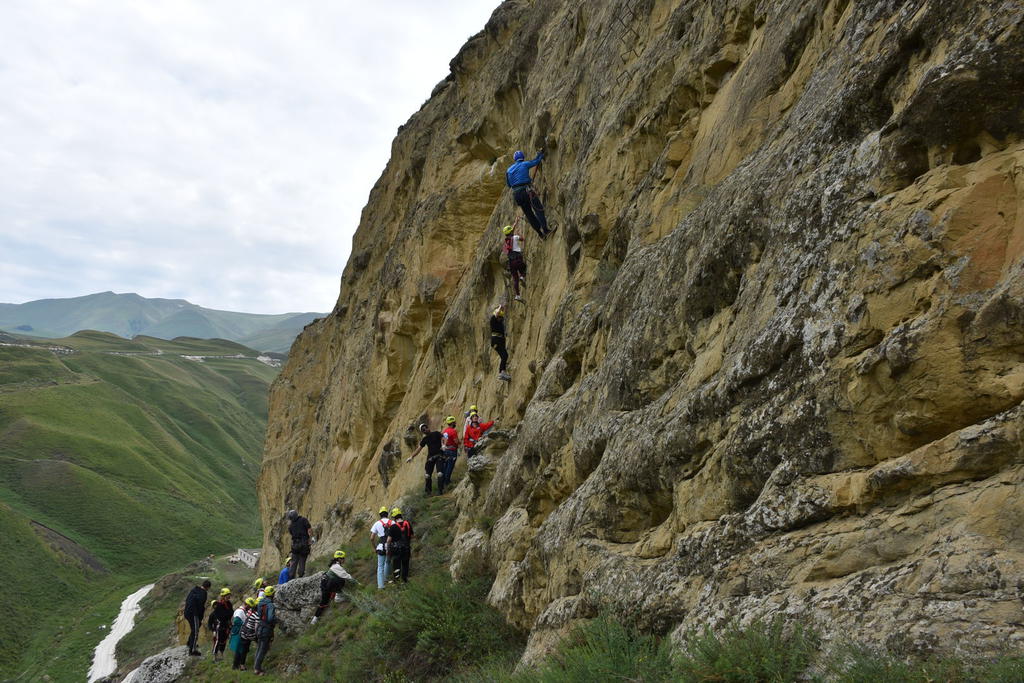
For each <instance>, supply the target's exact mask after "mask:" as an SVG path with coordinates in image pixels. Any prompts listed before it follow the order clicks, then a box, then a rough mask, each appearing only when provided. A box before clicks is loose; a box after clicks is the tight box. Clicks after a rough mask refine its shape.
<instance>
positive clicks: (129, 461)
mask: <svg viewBox="0 0 1024 683" xmlns="http://www.w3.org/2000/svg"><path fill="white" fill-rule="evenodd" d="M65 341H67V342H68V343H67V344H64V343H63V342H65ZM46 344H50V345H52V344H57V345H60V346H69V347H70V346H72V345H73V346H74V348H75V349H76V351H75V352H74V353H71V354H67V353H54V352H52V351H50V350H46V349H44V348H43V347H42V346H32V347H30V348H24V347H18V346H3V347H0V361H2V362H0V368H3V369H2V371H0V505H2V507H0V519H2V521H3V523H4V525H5V526H4V528H3V530H0V531H3V532H5V533H3V536H0V537H4V538H9V539H11V545H10V546H9V547H12V548H16V551H15V552H14V553H13V554H12V555H13V557H14V558H16V559H17V561H14V560H12V561H9V562H6V563H3V564H0V581H2V582H3V583H4V584H5V585H11V584H13V583H17V582H19V581H21V580H22V577H24V576H25V575H26V572H27V575H28V576H33V577H38V578H39V580H40V585H41V586H42V587H43V589H41V590H40V591H37V592H36V593H33V592H31V591H27V590H26V591H21V590H18V591H14V592H12V593H9V597H10V599H9V600H8V603H7V608H6V611H7V613H8V614H9V615H10V617H9V618H8V619H6V620H5V624H4V625H0V640H2V642H3V643H4V645H5V647H4V648H0V649H2V650H3V651H4V655H3V657H0V679H4V678H7V677H8V676H9V675H20V674H24V676H26V677H28V678H32V677H38V676H41V675H42V674H44V673H47V674H50V675H51V676H54V677H59V675H62V674H65V673H67V674H68V675H73V677H80V676H82V675H84V672H85V671H86V670H87V669H88V666H89V661H90V659H91V648H92V647H95V645H96V644H97V643H98V642H99V641H100V640H101V639H102V637H103V635H104V632H103V629H100V628H99V627H100V625H102V624H109V623H110V621H112V620H113V618H114V616H115V615H116V613H117V609H118V607H119V605H120V601H121V600H123V599H124V597H125V596H126V595H128V594H129V593H131V592H133V591H135V590H137V589H138V588H139V587H140V586H142V585H144V584H146V583H149V582H151V581H153V580H154V579H156V578H157V577H159V576H160V575H162V574H164V573H166V572H167V571H169V570H171V569H173V568H174V567H180V566H182V565H184V564H186V563H188V562H191V561H192V560H194V559H195V558H197V557H205V556H206V555H208V554H210V553H224V552H227V551H228V550H230V549H233V548H235V547H238V546H248V545H251V544H253V543H255V542H257V539H258V538H259V537H260V529H259V515H258V512H257V509H256V496H255V481H256V476H257V474H258V471H259V461H260V456H261V453H262V441H263V435H264V432H265V430H266V404H267V392H268V389H269V385H270V382H271V381H272V380H273V378H274V376H275V375H276V373H277V371H278V370H277V369H276V368H271V367H268V366H266V365H264V364H262V363H259V362H257V361H256V360H254V359H252V358H242V359H237V358H223V359H220V358H218V359H216V360H215V361H214V362H198V361H195V360H190V359H186V358H183V357H181V356H180V355H177V354H175V353H171V352H169V351H166V350H159V349H156V348H154V347H153V346H150V345H147V344H144V343H139V342H129V341H127V340H124V339H120V338H118V337H115V336H114V335H109V334H106V333H95V332H84V333H80V334H76V335H73V336H72V337H71V338H69V339H68V340H56V341H55V342H46ZM160 344H161V346H164V347H165V349H169V348H171V347H173V346H174V345H175V344H178V346H179V350H182V349H184V348H185V347H188V350H190V351H192V350H195V349H198V348H200V347H202V349H203V350H216V351H219V352H220V353H221V354H226V352H227V351H231V352H236V351H237V345H235V344H233V343H231V342H222V341H219V340H213V341H212V342H210V343H205V342H202V340H186V341H185V342H184V346H182V342H180V341H179V342H162V341H161V342H160ZM158 350H159V351H160V353H158V352H157V351H158ZM250 354H251V355H255V352H251V350H250ZM26 529H27V530H28V532H30V533H27V532H26ZM52 591H56V594H54V593H52ZM58 597H59V600H58V603H57V604H60V606H61V609H58V610H51V609H45V610H41V609H40V608H39V605H40V604H53V601H54V599H56V598H58ZM179 599H180V598H179ZM83 619H85V620H86V622H81V623H80V624H79V623H78V622H80V621H81V620H83ZM26 620H29V621H30V622H31V624H32V628H28V629H26V628H23V627H22V625H23V624H24V623H25V622H26ZM87 622H88V623H87ZM73 623H74V624H76V625H73Z"/></svg>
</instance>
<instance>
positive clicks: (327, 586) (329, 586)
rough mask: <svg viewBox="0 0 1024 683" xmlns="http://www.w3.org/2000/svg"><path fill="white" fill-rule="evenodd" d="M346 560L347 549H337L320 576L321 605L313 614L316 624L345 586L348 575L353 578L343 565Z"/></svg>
mask: <svg viewBox="0 0 1024 683" xmlns="http://www.w3.org/2000/svg"><path fill="white" fill-rule="evenodd" d="M344 560H345V551H344V550H335V551H334V557H332V558H331V562H330V564H328V565H327V571H325V572H324V575H323V576H321V577H320V605H319V606H318V607H317V608H316V613H315V614H313V622H312V623H314V624H315V623H316V622H317V621H319V620H320V615H321V614H323V613H324V610H325V609H327V606H328V605H329V604H331V600H333V599H334V595H335V594H336V593H337V592H338V591H340V590H341V589H342V588H344V587H345V579H346V577H348V578H351V577H349V575H348V572H346V571H345V568H344V567H342V566H341V565H342V562H344Z"/></svg>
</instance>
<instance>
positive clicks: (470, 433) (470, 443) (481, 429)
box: [463, 410, 494, 458]
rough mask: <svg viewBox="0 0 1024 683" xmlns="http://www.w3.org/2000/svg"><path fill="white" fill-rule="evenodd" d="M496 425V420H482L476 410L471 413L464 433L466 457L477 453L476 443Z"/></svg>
mask: <svg viewBox="0 0 1024 683" xmlns="http://www.w3.org/2000/svg"><path fill="white" fill-rule="evenodd" d="M493 426H494V420H491V421H490V422H483V423H481V422H480V416H479V415H477V414H476V411H475V410H474V411H473V412H472V413H470V414H469V424H468V425H466V431H465V433H464V434H463V440H464V441H465V444H466V457H469V458H472V457H473V456H474V455H476V444H477V442H478V441H480V439H481V437H483V435H484V433H485V432H486V431H487V430H488V429H490V428H491V427H493Z"/></svg>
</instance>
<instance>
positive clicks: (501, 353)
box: [490, 304, 512, 382]
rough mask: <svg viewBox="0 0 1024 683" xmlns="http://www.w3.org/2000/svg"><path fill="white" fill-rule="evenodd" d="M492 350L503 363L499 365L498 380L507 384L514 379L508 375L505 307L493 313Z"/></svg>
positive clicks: (499, 307) (499, 306)
mask: <svg viewBox="0 0 1024 683" xmlns="http://www.w3.org/2000/svg"><path fill="white" fill-rule="evenodd" d="M490 324H491V348H492V349H494V351H495V353H497V354H498V358H499V359H500V360H501V363H500V364H499V365H498V379H500V380H502V381H504V382H507V381H509V380H510V379H512V375H510V374H508V372H506V370H507V369H508V349H507V348H506V346H505V306H504V304H499V305H498V307H497V308H495V309H494V312H493V313H491V320H490Z"/></svg>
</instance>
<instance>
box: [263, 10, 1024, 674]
mask: <svg viewBox="0 0 1024 683" xmlns="http://www.w3.org/2000/svg"><path fill="white" fill-rule="evenodd" d="M1022 73H1024V7H1022V5H1021V4H1020V3H1018V2H1009V1H1003V0H978V1H977V2H956V1H953V0H903V1H896V0H871V1H865V2H849V0H771V1H768V0H762V1H758V2H755V1H750V0H615V1H609V2H600V3H596V2H595V3H591V2H587V3H578V2H569V1H568V0H536V1H534V2H530V1H526V0H508V1H507V2H505V3H503V4H502V5H501V6H500V7H499V8H498V9H497V10H496V11H495V13H494V15H493V16H492V18H491V20H490V22H489V23H488V24H487V27H486V29H485V30H484V31H483V32H481V33H480V34H478V35H477V36H475V37H474V38H472V39H471V40H470V41H469V42H468V43H467V44H466V45H465V47H464V48H463V49H462V50H461V52H460V53H459V54H458V55H457V56H456V57H455V59H454V60H453V61H452V73H451V75H450V76H449V77H448V78H447V79H446V80H445V81H443V82H442V83H441V84H439V85H438V87H437V88H436V89H435V91H434V94H433V96H432V97H431V98H430V100H429V101H428V102H427V103H426V104H425V105H424V106H423V108H422V109H421V110H420V111H419V112H417V113H416V114H415V115H414V116H413V117H412V118H411V119H410V120H409V122H408V124H407V125H405V126H404V127H403V128H402V129H400V131H399V133H398V136H397V137H396V139H395V142H394V145H393V149H392V158H391V161H390V163H389V164H388V166H387V169H386V170H385V172H384V174H383V176H382V177H381V179H380V180H379V182H378V183H377V185H376V187H375V188H374V190H373V192H372V193H371V196H370V201H369V203H368V205H367V206H366V208H365V210H364V212H363V217H362V223H361V225H360V228H359V231H358V233H357V234H356V237H355V239H354V244H353V252H352V258H351V260H350V261H349V263H348V265H347V267H346V269H345V273H344V276H343V278H342V283H341V293H340V296H339V299H338V304H337V306H336V308H335V310H334V311H333V313H332V314H331V315H330V316H329V317H327V318H326V319H323V320H321V321H319V322H317V323H315V324H314V325H311V326H310V327H308V328H307V329H306V331H305V332H304V333H303V334H302V336H301V337H300V338H299V339H298V340H297V342H296V343H295V345H294V346H293V348H292V351H291V356H290V359H289V361H288V364H287V366H286V367H285V369H284V371H283V373H282V374H281V376H280V378H279V380H278V381H277V382H276V384H275V385H274V388H273V391H272V395H271V411H270V426H269V430H268V441H267V446H266V453H265V458H264V463H263V471H262V475H261V477H260V482H259V486H260V500H261V506H262V514H263V523H264V529H266V534H267V535H266V538H265V543H264V551H265V553H264V561H265V562H267V563H269V564H268V565H267V566H273V567H276V566H278V561H279V559H280V557H281V553H282V551H283V550H287V548H284V547H283V545H282V541H281V539H282V535H283V533H282V532H283V530H284V523H283V521H282V520H283V515H284V512H285V510H286V509H288V508H289V507H296V508H298V509H300V510H301V511H302V512H303V513H304V514H307V515H308V516H309V517H310V519H311V520H312V521H313V522H314V524H315V525H316V527H317V530H318V532H319V535H320V537H321V538H322V539H324V542H323V544H322V545H321V546H320V547H322V548H327V547H328V546H330V545H332V544H334V543H344V542H347V541H349V540H350V539H353V538H355V539H358V542H364V541H363V536H365V535H366V533H367V530H368V528H369V523H370V521H371V519H372V517H371V515H372V511H373V510H375V509H376V507H377V506H378V505H380V504H381V503H391V502H392V501H395V500H396V499H398V498H399V497H400V496H401V495H403V494H404V493H406V492H408V491H410V490H412V489H414V488H416V487H419V486H420V485H421V482H422V477H423V473H422V472H423V470H422V467H423V461H422V459H421V460H418V461H416V462H414V463H412V464H406V463H405V462H404V460H405V457H407V455H408V454H409V452H410V451H411V450H412V447H413V446H414V444H415V442H416V438H415V435H414V426H415V425H416V424H417V423H418V422H419V421H420V420H421V418H422V416H424V415H426V416H429V418H430V419H432V420H433V421H435V424H436V423H437V420H438V419H439V418H441V417H443V416H444V415H446V414H449V413H452V414H456V415H460V416H461V414H462V412H463V411H464V410H465V408H466V406H468V405H469V404H470V403H476V404H478V405H479V406H480V408H481V413H482V414H483V415H484V416H485V417H486V418H488V419H490V418H491V417H496V418H497V419H498V420H499V426H500V427H501V429H502V430H504V431H503V432H502V434H499V435H497V438H495V439H492V440H491V441H492V444H491V446H490V447H489V448H488V451H487V452H486V453H485V455H483V456H481V457H479V458H476V459H474V460H473V462H472V463H471V468H470V469H471V471H470V476H468V477H463V478H462V481H461V483H460V485H459V486H458V488H457V489H456V491H455V492H454V493H453V494H452V495H455V496H457V499H458V503H459V509H460V517H459V521H458V528H457V530H456V531H457V532H458V533H459V534H460V538H459V540H458V542H457V544H456V547H457V551H456V553H455V557H454V558H453V569H455V571H456V572H462V571H464V570H466V568H475V567H484V568H486V569H487V570H489V571H491V572H493V573H495V574H496V576H497V579H496V580H495V582H494V586H493V589H492V590H491V594H490V601H491V602H492V604H494V605H496V606H498V607H499V608H500V609H501V610H502V611H503V612H504V613H505V614H506V615H507V617H508V618H509V619H510V620H512V621H513V622H515V623H517V624H519V625H521V626H523V627H526V628H530V629H531V632H532V635H531V639H530V647H529V648H528V651H527V658H529V657H533V656H536V655H537V654H538V653H540V652H543V651H544V650H545V648H547V647H549V646H550V645H551V644H552V643H553V642H554V641H555V639H556V638H557V637H558V636H560V635H561V634H562V633H564V632H565V630H566V629H567V628H568V627H569V626H571V625H572V624H573V623H574V622H576V621H577V620H579V619H583V618H587V617H590V616H592V615H594V614H595V613H596V612H597V611H598V610H600V609H602V608H609V607H610V608H613V609H616V610H618V611H620V612H622V613H628V614H633V615H636V616H637V617H638V618H639V619H641V621H642V622H643V623H645V624H646V625H648V626H650V627H652V628H656V629H658V630H660V631H662V632H674V633H675V634H677V635H678V634H680V633H682V632H683V631H684V630H685V629H687V628H690V627H694V626H700V625H703V624H710V625H712V626H715V625H718V624H721V623H723V622H724V621H726V620H728V619H738V620H741V621H745V620H749V619H751V618H754V617H758V616H771V615H774V614H784V615H789V616H792V617H794V618H799V619H800V620H801V621H803V622H805V623H810V624H813V625H814V626H816V627H817V628H818V629H819V630H820V631H821V632H822V633H823V634H824V636H825V637H826V638H832V637H836V636H842V637H843V638H854V639H857V640H859V641H861V642H864V643H868V644H876V645H885V646H889V647H898V648H899V649H900V650H901V651H908V650H909V651H932V650H936V651H944V652H951V651H957V652H960V653H962V654H972V653H989V652H993V651H996V650H998V649H1000V648H1001V647H1004V646H1007V645H1010V646H1017V647H1019V646H1020V644H1021V643H1020V641H1021V639H1022V638H1024V630H1022V628H1021V627H1020V624H1021V623H1024V612H1022V607H1021V595H1022V591H1024V536H1022V535H1021V529H1022V528H1024V502H1022V496H1021V494H1022V491H1024V481H1022V471H1024V470H1022V462H1024V444H1022V434H1021V431H1022V426H1024V421H1022V411H1024V408H1022V407H1021V401H1022V398H1024V329H1022V324H1024V262H1022V256H1024V143H1022V142H1021V133H1022V132H1024V114H1022V112H1024V108H1022V105H1021V103H1022V102H1024V78H1022V77H1021V74H1022ZM542 145H543V146H546V148H547V150H548V158H547V160H546V161H545V163H544V165H543V166H542V171H541V172H540V174H539V177H538V180H537V185H538V187H539V189H540V190H541V192H542V194H543V196H544V199H545V202H546V204H547V205H548V207H549V208H550V214H551V215H552V216H553V218H554V221H555V223H556V224H557V225H558V228H559V229H558V232H557V233H556V234H555V235H554V236H553V237H552V238H550V239H548V240H547V241H546V242H544V243H541V242H540V241H539V240H538V239H536V237H535V236H534V235H533V234H532V231H530V230H528V229H527V231H526V232H525V234H526V238H527V245H528V246H527V261H528V264H529V268H530V272H529V276H528V288H527V290H526V299H527V302H526V304H525V305H522V304H519V303H515V304H513V306H512V308H511V310H510V314H509V327H510V342H509V347H510V350H511V356H512V361H511V373H512V375H513V380H512V382H511V383H510V384H509V385H503V384H502V383H500V382H498V381H497V380H496V379H495V373H496V371H497V363H496V356H495V355H494V354H493V353H492V352H491V351H490V349H489V347H488V336H487V331H486V321H487V316H488V313H489V310H490V309H491V308H492V307H493V306H494V305H495V304H496V303H497V302H499V301H500V300H502V299H504V298H506V297H508V294H509V293H508V284H507V281H506V279H505V277H504V271H503V267H502V266H501V265H500V264H499V262H498V256H497V254H498V245H499V241H500V234H499V230H500V226H502V225H504V224H506V223H509V222H510V221H511V220H512V219H513V217H514V216H515V215H516V213H517V210H516V209H515V207H514V205H513V203H512V201H511V199H510V198H509V197H508V195H507V193H506V191H505V190H504V187H503V184H504V177H503V176H504V174H503V171H504V169H505V167H507V165H508V164H509V163H510V161H511V153H512V151H513V150H515V149H517V148H523V149H525V150H526V151H527V153H528V154H530V153H532V151H533V150H534V149H536V148H537V147H540V146H542ZM460 423H461V418H460ZM420 457H421V458H422V456H420ZM464 467H465V464H464V463H463V462H462V459H460V464H459V469H458V470H457V473H459V472H462V471H463V468H464ZM481 520H487V523H484V524H481V523H480V522H481ZM492 521H493V524H491V523H490V522H492ZM483 529H486V530H483Z"/></svg>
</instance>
